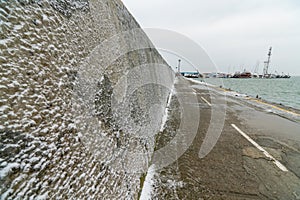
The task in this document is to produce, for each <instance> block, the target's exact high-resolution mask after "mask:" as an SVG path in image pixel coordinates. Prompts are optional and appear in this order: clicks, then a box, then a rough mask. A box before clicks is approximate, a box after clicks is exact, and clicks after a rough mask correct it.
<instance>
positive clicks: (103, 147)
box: [0, 0, 174, 199]
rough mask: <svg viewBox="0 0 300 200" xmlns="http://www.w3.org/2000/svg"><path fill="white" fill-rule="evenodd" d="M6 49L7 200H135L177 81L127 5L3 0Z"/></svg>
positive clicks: (0, 102) (1, 86) (3, 155)
mask: <svg viewBox="0 0 300 200" xmlns="http://www.w3.org/2000/svg"><path fill="white" fill-rule="evenodd" d="M0 50H1V51H0V65H1V68H0V194H1V199H18V198H19V199H29V198H30V199H49V198H51V199H117V198H119V199H136V198H137V197H138V193H139V191H140V189H141V188H140V187H141V183H140V181H141V176H142V175H143V173H144V172H145V171H147V167H148V166H149V161H150V159H151V155H152V153H153V151H154V137H155V134H156V133H157V132H158V131H159V128H160V123H161V117H162V115H163V113H164V107H165V104H166V102H167V97H168V94H169V92H170V91H169V88H170V87H171V85H172V84H173V79H174V75H173V74H172V72H171V71H170V70H169V68H168V67H166V63H165V62H164V60H163V59H162V58H161V56H160V55H159V54H158V52H157V50H156V49H155V48H154V47H153V45H152V44H151V42H150V41H149V39H148V38H147V36H146V35H145V34H144V33H143V31H141V30H140V29H139V25H138V24H137V22H136V21H135V20H134V18H133V17H132V16H131V15H130V13H129V12H128V11H127V10H126V8H125V7H124V6H123V4H122V3H121V1H119V0H89V1H88V0H64V1H61V0H12V1H0ZM162 80H163V81H164V82H163V83H162ZM153 105H155V106H153Z"/></svg>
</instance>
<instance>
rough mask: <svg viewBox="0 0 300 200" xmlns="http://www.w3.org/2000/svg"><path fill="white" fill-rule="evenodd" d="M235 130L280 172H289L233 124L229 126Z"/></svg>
mask: <svg viewBox="0 0 300 200" xmlns="http://www.w3.org/2000/svg"><path fill="white" fill-rule="evenodd" d="M231 126H232V127H233V128H235V130H237V131H238V132H239V133H240V134H241V135H242V136H244V138H246V139H247V140H248V141H249V142H251V144H253V145H254V146H255V147H256V148H257V149H258V150H260V151H261V152H262V153H263V154H264V155H265V156H266V157H268V158H270V159H271V160H272V162H273V163H274V164H275V165H276V166H277V167H278V168H279V169H281V170H282V171H284V172H288V171H289V170H288V169H287V168H286V167H285V166H284V165H283V164H281V163H280V162H279V161H278V160H276V159H275V158H274V157H273V156H272V155H271V154H269V153H268V152H267V151H266V150H265V149H264V148H262V147H261V146H260V145H259V144H257V143H256V142H255V141H254V140H252V139H251V138H250V137H249V136H248V135H247V134H246V133H244V132H243V131H242V130H241V129H239V128H238V127H237V126H236V125H235V124H231Z"/></svg>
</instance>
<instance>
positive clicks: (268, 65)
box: [264, 47, 272, 76]
mask: <svg viewBox="0 0 300 200" xmlns="http://www.w3.org/2000/svg"><path fill="white" fill-rule="evenodd" d="M271 55H272V47H270V49H269V53H268V60H267V61H265V68H264V76H268V74H269V67H270V63H271Z"/></svg>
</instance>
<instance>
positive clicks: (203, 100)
mask: <svg viewBox="0 0 300 200" xmlns="http://www.w3.org/2000/svg"><path fill="white" fill-rule="evenodd" d="M201 99H202V100H203V101H205V103H207V104H208V105H209V106H211V103H209V102H208V101H207V100H206V99H205V98H204V97H201Z"/></svg>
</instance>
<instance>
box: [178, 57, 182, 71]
mask: <svg viewBox="0 0 300 200" xmlns="http://www.w3.org/2000/svg"><path fill="white" fill-rule="evenodd" d="M180 62H181V60H180V59H179V60H178V73H179V74H180Z"/></svg>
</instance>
